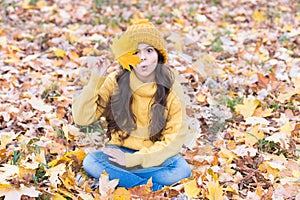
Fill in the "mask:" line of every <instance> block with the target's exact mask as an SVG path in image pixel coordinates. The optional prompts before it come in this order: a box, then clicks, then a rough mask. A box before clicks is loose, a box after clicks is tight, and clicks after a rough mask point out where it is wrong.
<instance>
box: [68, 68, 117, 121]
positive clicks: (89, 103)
mask: <svg viewBox="0 0 300 200" xmlns="http://www.w3.org/2000/svg"><path fill="white" fill-rule="evenodd" d="M115 75H116V72H114V73H112V74H110V75H108V76H107V78H105V77H100V76H98V75H97V74H95V73H91V78H90V80H89V82H88V84H87V85H86V86H84V88H83V89H82V91H81V93H80V94H79V95H78V96H77V97H76V98H74V99H73V104H72V115H73V119H74V122H75V123H76V124H77V125H81V126H86V125H89V124H91V123H93V122H94V121H96V120H97V119H99V117H100V116H101V115H102V113H103V111H104V108H102V109H101V108H100V109H97V103H96V102H97V100H98V95H100V96H101V98H102V99H103V100H104V103H103V105H106V103H107V102H108V100H109V97H110V96H111V94H112V93H113V90H114V87H115V85H116V81H115Z"/></svg>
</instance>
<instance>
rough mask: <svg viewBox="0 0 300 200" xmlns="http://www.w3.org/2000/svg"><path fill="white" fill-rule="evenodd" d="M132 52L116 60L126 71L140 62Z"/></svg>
mask: <svg viewBox="0 0 300 200" xmlns="http://www.w3.org/2000/svg"><path fill="white" fill-rule="evenodd" d="M134 53H135V51H134V52H129V53H127V54H125V55H122V56H121V57H119V58H118V59H117V60H118V62H119V63H120V65H121V66H122V67H123V68H124V69H127V70H129V71H130V70H131V69H130V67H135V66H136V65H137V64H139V63H140V62H141V60H140V58H139V57H138V56H136V55H134Z"/></svg>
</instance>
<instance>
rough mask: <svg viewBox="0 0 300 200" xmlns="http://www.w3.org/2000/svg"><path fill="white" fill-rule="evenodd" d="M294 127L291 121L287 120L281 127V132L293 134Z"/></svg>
mask: <svg viewBox="0 0 300 200" xmlns="http://www.w3.org/2000/svg"><path fill="white" fill-rule="evenodd" d="M292 130H293V128H292V125H291V123H290V122H289V121H287V122H286V123H285V124H284V125H283V126H282V127H280V132H281V133H285V134H291V132H292Z"/></svg>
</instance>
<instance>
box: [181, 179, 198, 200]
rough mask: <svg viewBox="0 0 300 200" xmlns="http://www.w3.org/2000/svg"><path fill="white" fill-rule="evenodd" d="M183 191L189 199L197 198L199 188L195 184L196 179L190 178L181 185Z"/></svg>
mask: <svg viewBox="0 0 300 200" xmlns="http://www.w3.org/2000/svg"><path fill="white" fill-rule="evenodd" d="M183 187H184V193H185V194H186V195H187V196H188V197H189V198H190V199H191V198H197V197H198V195H199V193H200V188H199V187H198V186H197V182H196V180H195V179H194V180H192V181H190V182H187V183H185V184H184V185H183Z"/></svg>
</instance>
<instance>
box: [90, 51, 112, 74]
mask: <svg viewBox="0 0 300 200" xmlns="http://www.w3.org/2000/svg"><path fill="white" fill-rule="evenodd" d="M108 65H109V64H108V61H107V56H106V55H102V56H100V57H91V58H89V60H88V68H89V69H91V70H92V71H93V72H94V73H96V74H98V75H99V76H105V75H106V70H107V67H108Z"/></svg>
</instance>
